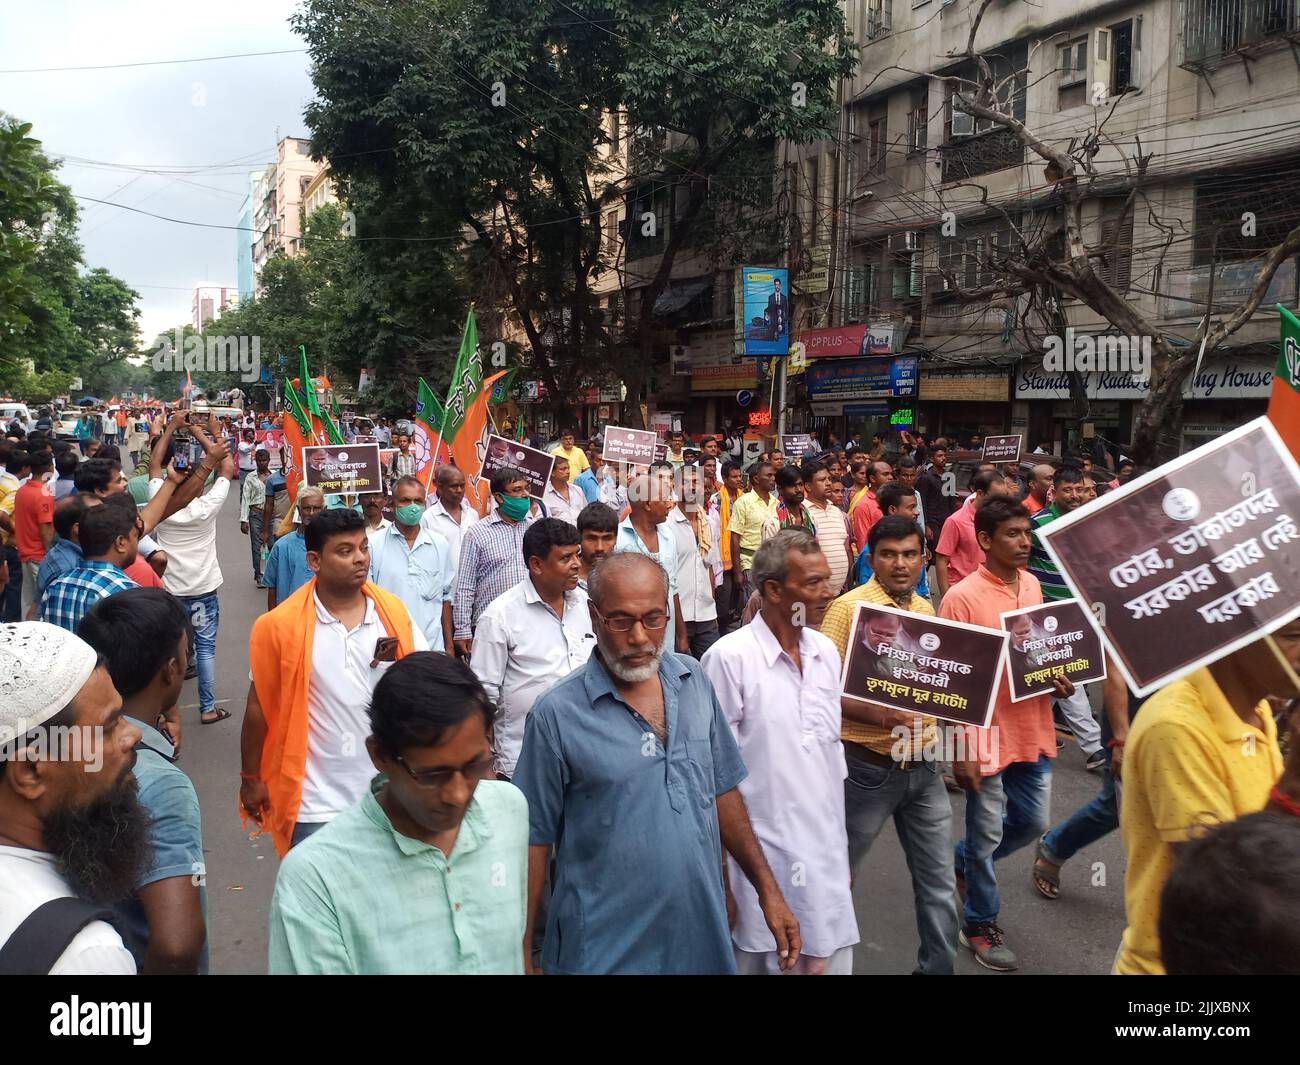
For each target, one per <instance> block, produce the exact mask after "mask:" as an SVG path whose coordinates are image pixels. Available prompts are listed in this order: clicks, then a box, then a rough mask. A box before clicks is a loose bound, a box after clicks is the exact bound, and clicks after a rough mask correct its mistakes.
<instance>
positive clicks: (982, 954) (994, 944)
mask: <svg viewBox="0 0 1300 1065" xmlns="http://www.w3.org/2000/svg"><path fill="white" fill-rule="evenodd" d="M958 939H959V940H960V942H961V945H962V946H963V947H969V948H970V950H971V952H972V953H973V954H974V955H975V960H976V961H977V962H979V963H980V964H981V965H982V966H984V968H986V969H992V970H994V971H995V972H999V973H1009V972H1011V971H1012V970H1013V969H1015V968H1016V966H1017V965H1018V964H1019V963H1018V962H1017V961H1016V956H1015V954H1013V953H1012V952H1011V949H1010V948H1009V947H1008V946H1007V945H1006V944H1005V943H1003V942H1002V929H1000V928H999V927H998V926H997V925H996V924H994V923H993V922H992V921H989V922H987V923H985V924H968V925H964V926H963V927H962V930H961V933H960V934H959V935H958Z"/></svg>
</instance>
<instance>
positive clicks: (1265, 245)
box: [1192, 156, 1300, 266]
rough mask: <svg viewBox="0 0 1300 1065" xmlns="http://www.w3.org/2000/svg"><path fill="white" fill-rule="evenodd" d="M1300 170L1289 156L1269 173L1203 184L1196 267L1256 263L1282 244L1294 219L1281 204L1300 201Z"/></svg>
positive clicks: (1206, 180) (1231, 175) (1220, 177)
mask: <svg viewBox="0 0 1300 1065" xmlns="http://www.w3.org/2000/svg"><path fill="white" fill-rule="evenodd" d="M1298 165H1300V159H1297V158H1295V157H1294V156H1291V157H1284V158H1283V159H1282V160H1280V161H1279V162H1278V163H1277V164H1276V165H1275V166H1270V168H1269V170H1268V171H1267V172H1265V173H1252V172H1250V171H1235V172H1227V173H1222V174H1216V175H1215V176H1214V177H1209V178H1203V179H1202V180H1200V181H1197V182H1196V216H1195V217H1196V222H1195V235H1194V237H1193V240H1192V265H1193V266H1208V265H1209V263H1210V262H1211V260H1213V261H1214V262H1216V263H1225V262H1239V261H1241V260H1244V259H1254V258H1257V257H1258V256H1260V255H1263V254H1265V253H1266V252H1267V251H1269V250H1270V249H1272V248H1275V247H1276V246H1277V245H1279V244H1281V243H1282V242H1283V240H1285V239H1286V235H1287V233H1288V232H1289V231H1290V229H1291V227H1292V226H1293V225H1294V218H1293V217H1292V216H1291V212H1289V211H1286V210H1283V211H1279V210H1277V205H1278V204H1290V203H1294V202H1295V201H1296V199H1297V196H1300V178H1297V177H1296V174H1297V173H1300V171H1297V169H1296V168H1297V166H1298ZM1247 223H1249V224H1247Z"/></svg>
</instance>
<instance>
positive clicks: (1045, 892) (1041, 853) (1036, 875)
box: [1032, 838, 1061, 902]
mask: <svg viewBox="0 0 1300 1065" xmlns="http://www.w3.org/2000/svg"><path fill="white" fill-rule="evenodd" d="M1053 867H1055V869H1056V871H1055V872H1052V871H1051V870H1052V868H1053ZM1032 875H1033V881H1034V890H1035V891H1037V892H1038V893H1039V894H1040V895H1042V896H1043V898H1045V899H1047V900H1049V901H1051V902H1055V901H1056V900H1057V899H1059V898H1060V897H1061V867H1060V866H1059V865H1057V864H1056V863H1055V862H1054V861H1052V856H1051V855H1050V854H1049V853H1048V852H1047V848H1045V847H1044V846H1043V840H1042V838H1040V839H1039V840H1038V852H1037V854H1036V856H1035V858H1034V869H1033V874H1032Z"/></svg>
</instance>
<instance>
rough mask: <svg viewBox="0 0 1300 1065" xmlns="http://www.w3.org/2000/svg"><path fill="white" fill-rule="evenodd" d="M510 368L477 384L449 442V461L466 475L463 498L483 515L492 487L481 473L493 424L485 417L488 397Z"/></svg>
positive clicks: (486, 415) (485, 511) (485, 512)
mask: <svg viewBox="0 0 1300 1065" xmlns="http://www.w3.org/2000/svg"><path fill="white" fill-rule="evenodd" d="M508 372H509V371H508V370H502V371H501V372H500V373H495V374H493V375H492V376H491V377H488V378H485V379H484V381H483V383H482V385H480V386H479V390H478V395H476V396H475V397H474V401H473V402H472V403H471V404H470V405H469V406H468V408H467V409H466V411H465V419H464V421H462V422H461V426H460V429H459V431H458V432H457V433H456V438H455V439H454V440H452V442H451V461H452V462H454V463H455V464H456V468H457V469H458V470H460V472H461V473H463V474H464V475H465V500H466V502H468V503H469V504H470V505H471V506H472V507H473V508H474V509H475V510H477V511H478V512H479V516H480V517H482V516H485V515H486V514H487V510H488V500H489V497H490V496H491V494H492V493H491V491H490V489H489V487H488V478H486V477H484V476H483V475H482V474H483V460H484V458H486V457H487V442H488V437H489V436H491V435H492V424H491V422H490V421H489V419H488V399H489V398H490V397H491V395H492V385H493V383H494V382H495V381H496V380H497V378H499V377H504V376H505V375H506V374H507V373H508Z"/></svg>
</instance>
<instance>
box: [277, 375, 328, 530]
mask: <svg viewBox="0 0 1300 1065" xmlns="http://www.w3.org/2000/svg"><path fill="white" fill-rule="evenodd" d="M309 387H310V386H309ZM284 409H285V419H284V426H283V428H284V450H285V467H284V469H283V470H282V471H281V472H282V473H283V474H284V481H285V486H286V487H287V488H288V491H289V501H290V503H291V504H292V503H293V502H294V501H295V500H296V499H297V498H298V486H299V485H300V484H301V483H302V449H303V448H304V447H309V446H311V445H313V444H316V443H319V441H318V440H317V439H316V434H315V433H314V432H313V430H312V423H311V416H310V415H309V414H308V413H307V411H306V409H305V408H304V407H303V402H302V398H301V397H300V396H299V395H298V390H297V389H296V388H294V386H293V382H292V381H289V380H286V381H285V382H284Z"/></svg>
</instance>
